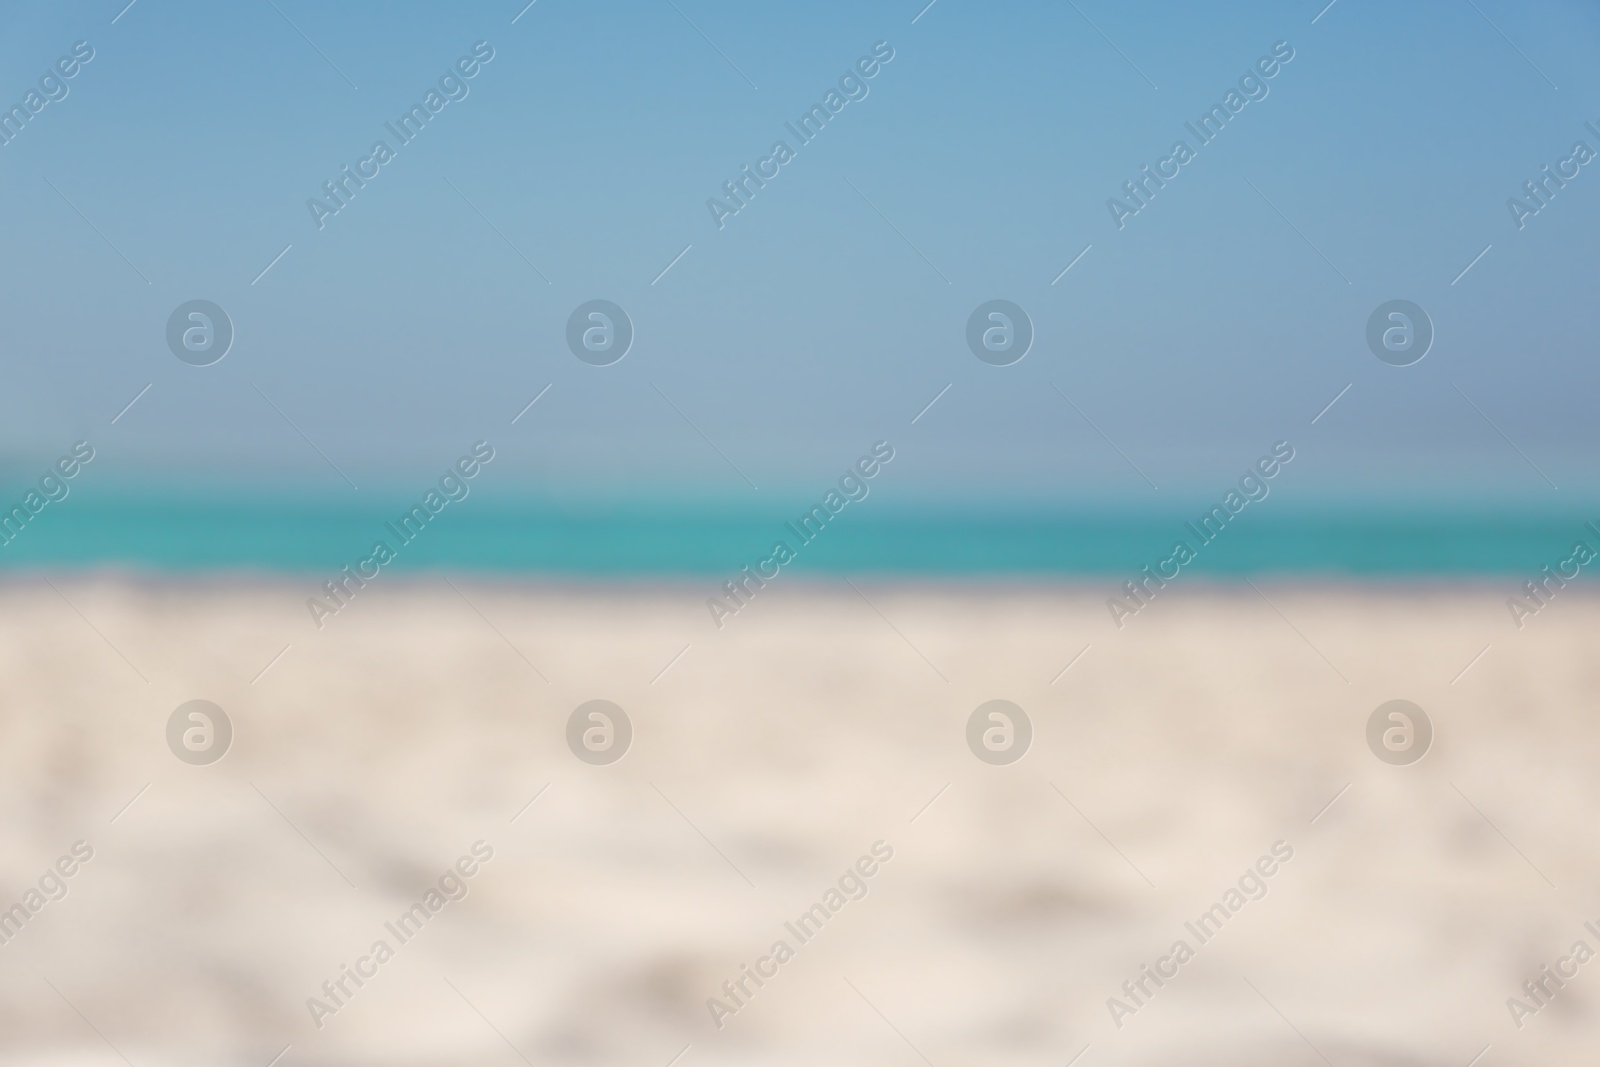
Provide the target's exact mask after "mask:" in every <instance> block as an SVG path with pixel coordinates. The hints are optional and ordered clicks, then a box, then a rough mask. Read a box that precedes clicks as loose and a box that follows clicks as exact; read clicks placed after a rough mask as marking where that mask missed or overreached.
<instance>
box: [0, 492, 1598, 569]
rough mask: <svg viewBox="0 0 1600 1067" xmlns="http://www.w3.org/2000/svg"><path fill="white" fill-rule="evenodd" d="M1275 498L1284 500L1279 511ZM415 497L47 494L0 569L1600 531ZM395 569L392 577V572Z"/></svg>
mask: <svg viewBox="0 0 1600 1067" xmlns="http://www.w3.org/2000/svg"><path fill="white" fill-rule="evenodd" d="M1274 503H1276V502H1274ZM409 504H410V502H408V501H404V500H402V499H401V498H395V499H394V500H392V501H389V502H387V503H380V502H379V501H377V500H376V499H374V498H370V497H368V498H366V499H363V500H360V501H359V502H350V501H338V500H334V499H295V498H290V497H281V496H280V497H274V498H257V497H249V496H245V495H239V496H228V495H226V494H217V495H210V496H206V497H196V496H189V497H184V498H173V499H154V498H150V497H129V498H124V499H113V500H107V499H105V498H88V497H86V496H85V497H81V498H80V497H78V496H73V497H70V498H68V499H67V500H64V501H61V502H58V503H52V504H49V505H47V506H46V507H45V508H44V510H43V511H42V512H40V514H38V515H37V516H35V517H34V518H33V519H32V520H31V521H30V522H29V523H28V524H27V525H26V526H25V527H24V528H23V529H22V531H21V533H20V534H17V535H15V536H14V537H13V539H12V540H11V541H10V542H9V543H7V544H4V545H3V546H0V571H27V570H30V569H36V568H51V569H56V568H94V567H113V568H119V569H132V570H136V571H151V572H195V571H215V570H262V571H294V572H300V571H305V572H311V573H316V574H321V573H323V572H334V571H337V570H338V569H339V568H340V567H341V566H343V565H345V564H352V565H353V564H355V563H356V562H357V561H358V560H361V559H365V558H367V557H368V556H370V555H371V554H372V549H373V546H374V544H375V543H376V542H378V541H383V542H385V543H386V544H387V545H388V546H389V547H390V548H391V549H393V550H394V552H395V559H394V561H393V562H392V563H390V564H388V567H389V568H394V569H397V570H399V571H402V572H404V571H408V570H421V569H428V568H450V569H453V570H462V571H484V572H506V573H523V574H535V575H538V574H543V575H551V576H571V577H610V576H615V577H636V576H674V575H694V576H700V575H716V576H725V577H726V576H732V575H733V574H735V573H737V572H738V570H739V569H740V568H741V567H743V566H744V565H746V564H750V565H752V566H754V565H755V564H756V563H757V562H758V561H760V560H764V559H766V558H768V557H769V556H771V555H772V551H773V547H774V545H775V544H776V543H777V542H779V541H783V542H784V543H786V544H787V545H788V546H789V548H790V549H791V550H792V551H793V552H794V555H795V558H794V560H793V561H792V562H791V563H789V564H788V565H787V566H786V567H785V571H786V572H790V571H793V572H798V573H807V572H809V573H813V574H819V575H825V574H840V573H847V574H857V573H862V574H882V575H898V576H906V577H916V576H927V577H947V576H975V577H981V576H985V575H993V576H1027V575H1051V576H1060V577H1071V576H1074V575H1085V576H1116V577H1119V578H1121V577H1131V576H1132V575H1133V574H1134V573H1136V572H1137V571H1138V570H1139V569H1140V568H1141V567H1143V566H1144V565H1145V564H1155V563H1157V562H1158V561H1160V560H1164V559H1166V558H1167V557H1168V556H1170V555H1171V553H1172V549H1173V546H1174V544H1175V543H1176V542H1177V541H1179V540H1182V541H1184V542H1186V543H1187V544H1188V545H1189V546H1190V547H1191V549H1193V550H1194V551H1195V557H1196V558H1195V559H1194V561H1193V562H1192V563H1190V564H1189V565H1188V566H1186V567H1185V568H1184V573H1185V574H1201V575H1210V576H1213V577H1218V578H1227V577H1237V576H1249V575H1258V574H1281V575H1291V576H1292V575H1306V576H1328V577H1334V576H1380V575H1398V576H1441V577H1443V576H1452V575H1490V574H1508V575H1516V576H1530V575H1532V574H1534V573H1536V572H1537V571H1538V570H1539V568H1540V567H1542V566H1543V565H1545V564H1547V563H1550V564H1554V563H1556V562H1557V561H1559V560H1561V559H1564V558H1566V557H1567V555H1569V554H1570V551H1571V547H1572V545H1573V543H1574V542H1575V541H1577V540H1580V539H1587V540H1589V541H1590V543H1591V544H1593V545H1594V546H1595V547H1596V548H1600V535H1596V534H1594V533H1593V532H1592V531H1590V530H1588V529H1587V528H1586V527H1585V522H1586V519H1587V517H1586V516H1584V515H1582V514H1562V513H1529V512H1527V511H1525V510H1517V509H1506V510H1503V511H1501V512H1498V513H1496V512H1490V511H1487V510H1482V509H1479V510H1471V509H1466V508H1456V509H1450V508H1442V507H1431V508H1426V509H1423V508H1415V509H1406V508H1402V507H1388V508H1384V509H1366V510H1363V509H1359V508H1355V507H1342V506H1332V505H1330V506H1327V507H1323V508H1315V509H1307V508H1298V509H1295V508H1291V507H1289V506H1287V505H1282V506H1277V507H1272V506H1268V507H1249V508H1246V510H1245V511H1244V512H1243V513H1242V514H1240V515H1239V516H1237V517H1235V518H1234V519H1232V520H1231V521H1230V522H1229V523H1228V524H1227V526H1226V528H1224V529H1223V530H1222V531H1221V533H1220V534H1218V535H1217V536H1216V537H1215V538H1214V539H1213V540H1211V541H1210V542H1209V543H1206V542H1203V541H1202V540H1201V539H1200V538H1199V537H1198V536H1197V535H1196V532H1195V530H1194V529H1193V527H1192V526H1190V525H1189V520H1190V519H1192V518H1195V517H1197V516H1198V515H1199V514H1200V512H1201V511H1203V510H1204V508H1199V507H1197V508H1191V509H1184V508H1182V507H1173V508H1172V509H1171V510H1170V511H1169V510H1161V511H1155V510H1150V509H1129V508H1123V509H1117V508H1113V507H1107V508H1097V509H1095V510H1093V511H1092V512H1068V511H1050V510H1045V509H1039V508H1036V507H1035V508H1012V509H1007V508H1005V507H1001V506H994V505H985V506H982V507H974V508H972V509H969V510H966V511H957V510H954V509H951V508H947V507H946V508H935V507H928V508H915V507H905V506H895V507H890V506H887V505H876V506H861V505H852V506H847V507H846V508H845V509H844V510H843V511H842V512H841V513H840V514H839V515H837V516H834V517H833V519H832V520H831V521H830V522H829V523H828V524H827V526H826V527H825V528H824V529H823V530H822V532H821V533H820V534H817V535H815V536H814V537H813V538H812V539H811V540H810V541H809V542H808V541H806V540H804V539H802V538H801V537H800V536H798V534H797V532H796V530H795V528H794V525H793V523H794V521H795V520H796V519H797V517H798V515H799V514H800V513H801V512H802V511H803V510H804V506H803V505H797V506H795V507H792V508H786V507H783V506H781V505H776V504H774V505H769V506H765V507H760V508H757V507H749V506H744V507H730V506H727V505H712V504H706V505H701V506H693V507H685V506H678V507H668V506H654V505H641V504H633V505H628V506H602V505H585V506H575V505H570V504H568V505H558V504H553V503H550V502H548V501H534V500H527V501H524V502H520V503H515V504H507V503H505V502H504V501H502V500H494V501H491V500H484V499H478V498H469V499H468V500H465V501H461V502H458V503H452V504H449V505H447V506H446V507H445V508H444V510H443V511H441V512H440V513H439V514H438V515H437V516H434V517H433V518H432V519H431V520H430V521H429V522H428V524H427V525H426V527H425V528H424V529H423V530H422V531H421V533H420V534H417V535H416V536H414V537H413V539H412V540H410V541H409V542H407V541H405V540H403V539H402V538H401V537H400V536H398V534H397V533H396V531H395V528H394V527H393V526H392V525H391V524H390V520H394V519H397V518H398V516H399V515H401V514H402V513H403V512H405V511H406V510H407V508H408V507H409ZM386 569H387V568H386Z"/></svg>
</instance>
